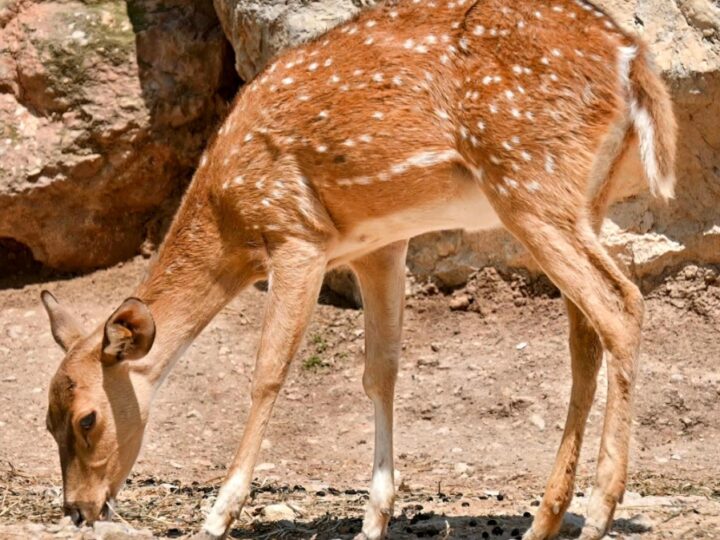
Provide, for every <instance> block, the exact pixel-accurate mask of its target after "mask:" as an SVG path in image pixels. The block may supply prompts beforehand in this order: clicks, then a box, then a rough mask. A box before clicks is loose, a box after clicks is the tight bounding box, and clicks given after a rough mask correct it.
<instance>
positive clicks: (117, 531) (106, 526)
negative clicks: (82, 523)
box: [93, 521, 153, 540]
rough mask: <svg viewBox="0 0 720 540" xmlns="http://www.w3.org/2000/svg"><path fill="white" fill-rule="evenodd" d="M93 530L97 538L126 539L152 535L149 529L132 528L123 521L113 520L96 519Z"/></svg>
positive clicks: (100, 539) (106, 539)
mask: <svg viewBox="0 0 720 540" xmlns="http://www.w3.org/2000/svg"><path fill="white" fill-rule="evenodd" d="M93 532H94V533H95V538H96V539H97V540H128V539H132V538H152V537H153V536H152V533H151V532H150V531H147V530H144V529H143V530H138V529H133V528H131V527H128V526H127V525H125V524H124V523H117V522H114V521H96V522H95V523H94V524H93Z"/></svg>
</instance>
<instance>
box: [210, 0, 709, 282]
mask: <svg viewBox="0 0 720 540" xmlns="http://www.w3.org/2000/svg"><path fill="white" fill-rule="evenodd" d="M363 3H369V2H360V1H356V2H352V1H350V0H327V1H323V2H310V3H307V2H302V1H300V0H291V1H285V0H272V1H262V2H261V1H260V0H215V6H216V8H217V10H218V12H219V14H220V18H221V20H222V22H223V27H224V29H225V31H226V34H227V35H228V37H229V38H230V40H231V42H232V43H233V46H234V48H235V51H236V56H237V69H238V71H239V72H240V74H241V75H242V76H243V77H244V78H245V79H248V78H250V77H252V76H254V75H255V74H256V73H257V72H258V71H259V70H260V69H262V67H263V66H264V65H265V63H266V62H267V60H268V59H269V58H270V57H271V56H272V55H273V54H275V53H276V52H277V51H279V50H281V49H282V48H283V47H286V46H288V45H289V44H293V43H297V42H299V41H302V40H305V39H308V38H310V37H312V36H314V35H317V34H319V33H322V32H323V31H325V29H326V28H328V27H330V26H332V25H333V24H337V23H339V22H341V21H342V20H345V19H346V18H348V17H350V16H352V14H354V13H355V12H357V11H358V10H359V9H360V5H361V4H363ZM597 3H598V4H599V5H601V6H603V7H604V8H606V9H607V10H608V11H609V12H610V13H611V14H613V15H614V16H615V17H616V18H617V20H618V22H620V23H621V24H622V26H623V27H624V28H626V29H627V30H629V31H631V32H634V33H636V34H639V35H641V36H642V37H643V38H644V39H645V40H646V41H647V42H648V43H649V44H650V46H651V49H652V50H653V52H654V53H655V55H656V57H657V63H658V64H659V66H660V67H661V69H662V71H663V73H664V76H665V79H666V80H667V82H668V85H669V87H670V89H671V92H672V95H673V98H674V101H675V104H676V111H677V116H678V120H679V123H680V144H679V152H680V153H679V160H678V162H679V166H678V178H679V182H678V188H677V198H676V200H675V201H673V202H672V203H671V204H670V205H669V206H665V205H663V204H662V203H659V202H657V201H654V200H652V199H651V198H650V197H649V196H640V197H637V198H634V199H632V200H629V201H626V202H623V203H621V204H618V205H616V206H615V207H614V208H613V209H612V211H611V214H610V218H609V219H608V220H607V222H606V225H605V227H604V230H603V236H604V241H605V242H606V244H607V245H608V246H609V247H610V248H611V250H612V251H613V253H614V254H615V255H616V256H617V257H618V258H619V259H620V260H621V261H622V262H623V264H624V265H625V266H626V268H627V269H628V271H629V272H630V273H632V274H633V275H634V276H635V277H636V278H638V279H641V280H642V279H643V278H648V279H651V278H652V277H653V276H657V275H658V274H660V273H661V272H662V271H663V269H664V268H666V267H670V266H676V265H679V264H682V263H683V262H685V261H695V262H701V263H720V153H719V152H718V149H720V128H719V127H718V122H717V119H718V118H720V72H719V71H718V70H719V69H720V42H719V41H718V40H719V39H720V30H719V28H720V8H719V7H718V6H717V5H716V4H715V3H713V2H712V1H711V0H598V2H597ZM486 265H498V266H519V267H527V268H530V269H536V268H535V266H534V264H533V261H532V260H531V259H530V258H529V256H528V254H527V252H526V251H525V250H524V249H523V248H522V246H521V245H520V244H519V243H518V242H516V241H515V240H514V239H513V238H512V237H511V236H510V235H509V234H508V233H506V232H504V231H490V232H483V233H480V234H470V233H463V232H458V231H450V232H442V233H433V234H430V235H425V236H422V237H419V238H417V239H415V240H414V241H413V242H412V243H411V247H410V251H409V256H408V266H409V268H410V270H411V272H412V273H413V274H414V275H416V276H418V278H420V279H425V278H433V279H435V280H436V281H438V282H439V283H440V284H442V285H445V286H455V285H459V284H462V283H464V281H465V280H466V279H467V277H468V275H469V274H470V273H471V272H472V271H473V270H474V269H475V268H478V267H482V266H486ZM335 283H338V284H340V285H342V284H343V283H347V282H346V281H343V280H342V279H338V280H335Z"/></svg>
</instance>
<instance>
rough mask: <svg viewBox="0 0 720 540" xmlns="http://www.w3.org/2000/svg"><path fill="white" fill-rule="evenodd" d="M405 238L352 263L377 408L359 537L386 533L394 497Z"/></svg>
mask: <svg viewBox="0 0 720 540" xmlns="http://www.w3.org/2000/svg"><path fill="white" fill-rule="evenodd" d="M406 253H407V242H406V241H402V242H396V243H394V244H390V245H389V246H386V247H384V248H382V249H380V250H378V251H375V252H373V253H371V254H369V255H366V256H364V257H362V258H361V259H358V260H356V261H354V262H353V263H352V267H353V270H354V271H355V274H356V275H357V277H358V280H359V282H360V289H361V291H362V298H363V311H364V315H365V372H364V374H363V387H364V388H365V392H366V393H367V395H368V397H369V398H370V399H371V400H372V402H373V406H374V408H375V457H374V460H373V474H372V484H371V487H370V500H369V502H368V506H367V510H366V512H365V519H364V521H363V528H362V533H360V535H358V537H357V538H358V539H362V540H377V539H380V538H384V537H385V535H386V533H387V528H388V523H389V522H390V518H391V517H392V514H393V503H394V499H395V485H394V471H395V469H394V466H393V394H394V392H395V379H396V377H397V369H398V357H399V356H400V346H401V343H400V341H401V334H402V320H403V308H404V303H405V302H404V299H405V255H406Z"/></svg>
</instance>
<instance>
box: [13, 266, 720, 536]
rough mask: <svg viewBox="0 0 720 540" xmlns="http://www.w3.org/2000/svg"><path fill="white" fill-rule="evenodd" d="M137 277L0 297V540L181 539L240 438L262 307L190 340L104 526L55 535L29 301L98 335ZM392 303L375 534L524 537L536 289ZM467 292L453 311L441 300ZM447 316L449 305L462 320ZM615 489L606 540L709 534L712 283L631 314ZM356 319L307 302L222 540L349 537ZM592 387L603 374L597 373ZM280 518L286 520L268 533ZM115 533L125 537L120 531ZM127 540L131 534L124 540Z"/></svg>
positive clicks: (56, 515) (52, 455)
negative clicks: (389, 479) (251, 471)
mask: <svg viewBox="0 0 720 540" xmlns="http://www.w3.org/2000/svg"><path fill="white" fill-rule="evenodd" d="M145 264H146V263H145V261H143V260H141V259H138V260H135V261H132V262H131V263H128V264H125V265H120V266H118V267H115V268H112V269H109V270H105V271H99V272H96V273H94V274H91V275H87V276H83V277H77V278H72V279H60V280H55V281H51V282H48V283H43V284H42V285H39V284H28V285H22V284H21V283H19V282H18V281H17V280H9V281H8V280H5V284H6V285H15V286H14V287H11V286H8V287H7V288H4V289H2V290H0V437H1V438H0V538H96V537H97V538H100V537H103V538H125V537H127V534H126V533H124V532H123V531H126V530H130V529H128V526H132V527H134V528H137V529H142V530H145V533H146V534H148V535H149V534H154V535H157V536H160V537H181V536H183V535H186V534H189V533H191V532H192V531H194V530H196V529H197V528H198V527H199V525H200V523H201V522H202V518H203V515H204V512H206V511H207V509H208V508H209V506H210V505H211V503H212V501H213V498H214V496H215V494H216V489H217V487H218V485H219V482H220V481H221V479H222V477H223V475H224V473H225V470H226V465H227V464H228V463H229V462H230V460H231V458H232V454H233V451H234V449H235V448H236V445H237V442H238V441H239V438H240V434H241V430H242V426H243V422H244V418H245V415H246V413H247V410H248V406H249V395H248V389H249V380H250V375H251V367H252V361H253V355H254V350H255V346H256V341H257V337H258V331H259V325H260V314H261V307H262V303H263V300H264V293H263V292H261V291H259V290H256V289H253V290H250V291H248V292H246V293H245V294H243V295H242V296H241V297H239V298H238V299H236V300H235V301H234V302H233V303H232V304H231V305H230V306H228V308H226V309H225V310H224V311H223V312H222V313H221V314H220V315H218V317H216V319H215V320H214V321H213V322H212V324H211V325H210V326H209V327H208V328H207V329H206V330H205V331H204V332H203V334H202V335H201V336H200V337H199V338H198V339H197V341H196V342H195V344H194V345H193V346H192V347H191V348H190V349H189V350H188V352H187V353H186V354H185V356H184V358H183V359H182V360H181V361H180V363H179V364H178V365H177V367H176V368H175V370H174V371H173V373H172V374H171V375H170V377H169V378H168V380H167V382H166V384H165V386H164V388H163V389H162V391H161V392H160V394H159V397H158V399H157V401H156V404H155V406H154V416H153V417H152V418H151V421H150V425H149V428H148V431H147V435H146V440H145V446H144V451H143V452H142V454H141V457H140V459H139V461H138V463H137V464H136V466H135V469H134V473H133V475H132V476H131V478H130V480H129V482H128V486H127V487H126V489H125V490H124V491H123V492H121V494H120V496H119V499H118V502H117V508H116V510H117V512H118V514H119V515H120V516H121V518H116V524H114V525H111V526H108V525H107V524H106V525H100V526H98V527H96V529H94V530H92V529H88V528H84V529H76V528H75V527H74V526H71V525H69V524H68V523H67V521H61V517H62V515H61V514H62V513H61V494H60V488H59V481H60V478H59V465H58V459H57V454H56V448H55V443H54V442H53V440H52V438H51V436H50V435H49V434H48V433H47V432H46V431H45V427H44V426H45V408H46V405H47V395H46V391H47V384H48V382H49V379H50V377H51V375H52V373H53V372H54V370H55V367H56V366H57V364H58V362H59V361H60V359H61V351H60V349H59V348H58V347H57V346H56V345H55V343H54V342H53V340H52V337H51V335H50V331H49V326H48V324H47V320H46V317H45V314H44V312H43V311H42V309H41V306H40V303H39V300H38V297H39V291H40V290H41V288H43V287H47V288H49V289H50V290H52V291H53V293H55V294H56V296H57V297H58V298H59V299H61V301H64V302H66V303H69V304H72V305H73V306H74V308H75V311H76V312H77V313H78V314H79V315H80V316H81V318H82V320H84V321H85V323H86V324H87V326H88V327H91V326H92V325H95V324H99V323H100V322H101V321H103V320H104V318H105V317H107V315H108V314H109V313H110V311H111V310H112V308H113V307H114V306H116V305H118V304H119V302H120V301H121V300H122V299H123V298H124V297H125V296H127V295H128V294H129V293H130V292H131V291H132V289H133V288H134V286H135V284H136V283H137V282H138V280H139V279H140V277H141V275H142V272H143V270H144V267H145ZM418 289H420V290H417V291H415V292H414V293H413V294H411V295H409V296H408V298H407V310H406V324H405V328H406V331H405V335H404V351H403V359H402V364H401V373H400V378H399V382H398V388H397V401H396V411H397V418H396V438H397V440H396V456H397V459H396V468H397V470H398V475H399V478H398V481H399V486H400V489H399V493H398V499H397V503H396V509H395V519H394V521H393V524H392V529H391V538H399V539H406V538H407V539H409V538H435V537H437V538H498V539H501V538H514V537H517V536H518V535H520V534H522V532H523V531H524V530H525V529H526V528H527V527H528V526H529V524H530V520H531V517H530V516H531V514H532V513H533V512H534V511H535V507H536V506H537V504H538V501H539V498H540V497H541V495H542V490H543V486H544V481H545V477H546V475H547V474H548V473H549V470H550V466H551V464H552V460H553V458H554V454H555V451H556V449H557V446H558V443H559V440H560V435H561V429H562V422H563V420H564V416H565V408H566V405H567V400H568V393H569V379H570V373H569V361H568V349H567V345H566V331H567V328H566V318H565V314H564V310H563V304H562V301H561V300H560V299H559V298H558V297H557V295H556V294H555V293H554V292H553V291H552V289H551V288H549V287H547V286H546V285H545V284H544V283H543V282H528V281H526V280H524V279H522V278H518V277H517V276H515V277H510V278H507V276H506V277H505V279H501V278H500V277H499V276H498V275H497V274H496V273H494V272H492V271H484V272H482V273H480V275H478V277H477V278H476V279H475V280H474V281H473V282H472V283H471V284H470V285H469V286H468V288H466V289H465V290H463V291H458V292H456V293H455V296H454V297H452V296H446V295H442V294H433V291H432V288H429V289H428V288H425V289H422V288H418ZM462 295H467V296H466V297H463V298H460V300H458V297H460V296H462ZM468 302H469V307H468V309H467V310H460V311H453V310H451V309H450V304H451V303H453V304H454V305H458V304H462V305H465V304H467V303H468ZM646 321H647V322H646V332H645V338H644V343H643V349H642V355H641V376H640V380H639V383H638V399H637V408H636V412H637V414H636V420H635V426H634V442H633V452H632V460H631V471H630V475H631V479H630V483H629V490H630V492H629V493H628V495H627V497H626V501H625V504H624V505H623V506H622V507H621V508H620V510H619V511H618V513H617V516H616V517H617V521H616V527H615V531H614V532H613V535H614V536H617V537H625V538H638V539H641V540H649V539H655V538H720V480H719V479H718V455H720V453H719V452H718V443H720V437H719V433H720V414H719V413H720V406H719V405H718V403H719V402H720V368H719V364H718V347H719V344H720V340H719V339H718V338H719V337H720V281H719V280H718V272H717V269H712V268H705V269H697V268H694V267H688V268H685V269H683V270H680V271H679V272H677V273H676V274H674V275H673V276H671V277H670V278H669V279H668V280H667V282H666V283H664V284H662V285H660V286H659V287H657V288H656V289H655V290H654V291H653V292H652V293H651V294H650V295H649V298H648V305H647V317H646ZM362 351H363V329H362V312H361V311H359V310H354V309H343V308H339V307H334V306H330V305H320V306H319V307H318V310H317V312H316V316H315V318H314V322H313V324H312V326H311V328H310V330H309V332H308V339H307V344H306V345H305V346H304V348H303V349H302V351H301V353H300V354H299V357H298V358H297V360H296V362H295V363H294V365H293V369H292V370H291V373H290V376H289V380H288V383H287V385H286V386H285V388H284V389H283V391H282V394H281V397H280V398H279V400H278V403H277V406H276V409H275V415H274V418H273V421H272V423H271V426H270V428H269V433H268V435H267V438H266V440H265V441H264V442H263V451H262V454H261V458H260V464H259V466H258V468H257V470H256V473H255V484H254V486H255V490H254V493H253V499H252V501H251V502H250V503H249V504H248V505H247V507H246V509H245V510H244V511H243V514H242V516H241V519H240V520H239V521H238V523H237V524H236V527H235V528H234V529H233V532H232V536H233V537H236V538H316V539H324V538H328V539H329V538H352V536H353V535H354V534H355V533H357V532H358V531H359V528H360V519H361V517H362V509H363V506H364V503H365V500H366V499H367V492H366V489H367V487H368V485H369V477H370V472H371V464H372V433H373V425H372V410H371V405H370V402H369V401H368V400H367V398H366V397H365V395H364V393H363V391H362V387H361V382H360V381H361V373H362ZM601 377H604V374H601ZM600 387H601V390H600V392H599V396H598V399H597V400H596V405H595V407H594V409H593V412H592V413H591V416H590V421H589V426H588V431H587V439H586V443H585V447H584V452H583V458H582V462H581V465H580V467H579V476H578V484H577V491H578V496H577V498H576V500H575V502H574V503H573V506H572V508H571V513H570V514H569V516H568V519H567V523H566V527H565V529H564V534H565V535H568V536H572V535H573V534H575V533H576V532H577V530H578V526H579V525H580V524H581V523H582V517H581V516H582V515H583V513H584V506H585V501H586V499H587V494H588V491H589V488H590V486H591V479H592V475H593V472H594V468H595V463H596V454H597V449H598V441H599V434H600V428H601V423H602V410H603V408H602V405H603V402H604V385H603V384H601V385H600ZM276 503H282V506H280V507H279V510H280V511H281V512H282V516H281V517H286V518H289V519H286V520H284V521H272V520H271V519H270V516H269V514H271V513H272V511H273V510H277V509H278V507H270V508H267V507H268V505H273V504H276ZM128 534H129V533H128ZM142 534H143V533H142V532H137V531H135V532H132V534H130V536H137V535H142Z"/></svg>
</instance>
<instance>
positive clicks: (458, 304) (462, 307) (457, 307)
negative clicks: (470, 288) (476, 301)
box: [450, 294, 472, 311]
mask: <svg viewBox="0 0 720 540" xmlns="http://www.w3.org/2000/svg"><path fill="white" fill-rule="evenodd" d="M471 300H472V297H471V296H470V295H468V294H458V295H456V296H453V297H452V298H451V299H450V309H452V310H453V311H466V310H467V308H468V307H470V302H471Z"/></svg>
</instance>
